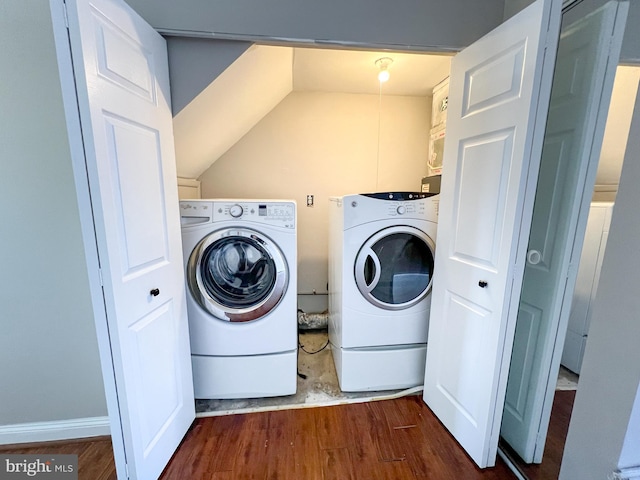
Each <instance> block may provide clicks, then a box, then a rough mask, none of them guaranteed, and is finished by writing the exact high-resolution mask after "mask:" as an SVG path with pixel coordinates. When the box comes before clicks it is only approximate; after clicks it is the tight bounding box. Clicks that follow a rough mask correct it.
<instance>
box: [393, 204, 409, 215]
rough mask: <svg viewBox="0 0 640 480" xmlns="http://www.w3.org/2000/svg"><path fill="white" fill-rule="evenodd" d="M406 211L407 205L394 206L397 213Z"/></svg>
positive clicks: (400, 213)
mask: <svg viewBox="0 0 640 480" xmlns="http://www.w3.org/2000/svg"><path fill="white" fill-rule="evenodd" d="M406 211H407V207H405V206H403V205H400V206H399V207H398V208H396V212H398V215H404V214H405V213H406Z"/></svg>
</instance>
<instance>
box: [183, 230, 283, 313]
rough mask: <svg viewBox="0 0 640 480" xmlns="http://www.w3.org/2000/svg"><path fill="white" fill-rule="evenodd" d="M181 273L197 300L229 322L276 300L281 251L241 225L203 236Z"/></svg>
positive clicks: (268, 306) (266, 307) (266, 310)
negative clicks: (185, 275) (183, 272)
mask: <svg viewBox="0 0 640 480" xmlns="http://www.w3.org/2000/svg"><path fill="white" fill-rule="evenodd" d="M186 274H187V283H188V285H189V291H190V293H191V295H193V298H194V299H195V300H196V302H197V303H198V305H200V306H201V307H202V308H203V309H204V310H206V311H207V312H209V313H210V314H211V315H213V316H215V317H216V318H219V319H221V320H225V321H230V322H248V321H251V320H257V319H259V318H261V317H263V316H265V315H266V314H268V313H269V312H270V311H271V310H273V309H274V308H275V307H276V306H277V305H278V303H280V300H282V297H283V296H284V294H285V291H286V289H287V284H288V272H287V264H286V260H285V258H284V255H283V254H282V251H281V250H280V249H279V248H278V246H277V245H276V244H275V243H274V242H273V241H271V240H270V239H269V238H268V237H266V236H264V235H262V234H261V233H259V232H257V231H254V230H251V229H244V228H227V229H223V230H218V231H216V232H213V233H210V234H209V235H207V236H206V237H204V238H203V239H202V240H201V241H200V242H199V243H198V245H196V247H195V248H194V249H193V251H192V252H191V255H190V257H189V261H188V263H187V272H186Z"/></svg>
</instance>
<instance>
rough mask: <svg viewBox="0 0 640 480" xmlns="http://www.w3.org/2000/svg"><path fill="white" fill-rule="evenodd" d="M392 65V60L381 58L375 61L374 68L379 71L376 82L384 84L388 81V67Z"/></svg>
mask: <svg viewBox="0 0 640 480" xmlns="http://www.w3.org/2000/svg"><path fill="white" fill-rule="evenodd" d="M392 63H393V59H392V58H389V57H382V58H379V59H378V60H376V66H377V67H378V68H379V69H380V71H379V72H378V81H379V82H380V83H384V82H386V81H387V80H389V66H390V65H391V64H392Z"/></svg>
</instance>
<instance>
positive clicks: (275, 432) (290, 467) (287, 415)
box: [266, 410, 300, 480]
mask: <svg viewBox="0 0 640 480" xmlns="http://www.w3.org/2000/svg"><path fill="white" fill-rule="evenodd" d="M295 417H296V412H294V411H293V410H279V411H276V412H270V413H269V429H268V430H267V440H268V445H267V452H266V454H267V465H266V467H267V475H266V478H267V479H269V480H298V479H299V478H300V477H296V475H295V463H296V462H295V440H296V431H295Z"/></svg>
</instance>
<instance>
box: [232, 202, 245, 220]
mask: <svg viewBox="0 0 640 480" xmlns="http://www.w3.org/2000/svg"><path fill="white" fill-rule="evenodd" d="M243 213H244V210H243V209H242V207H241V206H240V205H238V204H235V205H232V206H231V207H230V208H229V215H231V216H232V217H233V218H239V217H241V216H242V214H243Z"/></svg>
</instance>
